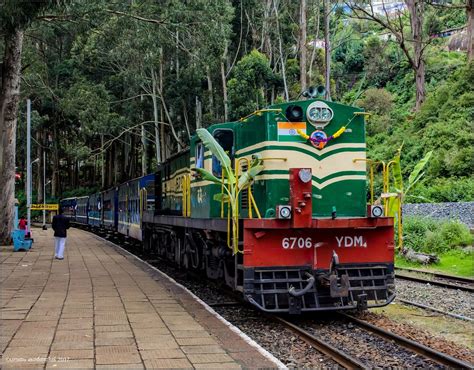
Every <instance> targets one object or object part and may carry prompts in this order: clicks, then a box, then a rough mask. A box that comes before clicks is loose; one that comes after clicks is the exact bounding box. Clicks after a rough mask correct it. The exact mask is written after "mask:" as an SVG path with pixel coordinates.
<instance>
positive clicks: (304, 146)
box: [236, 141, 366, 156]
mask: <svg viewBox="0 0 474 370" xmlns="http://www.w3.org/2000/svg"><path fill="white" fill-rule="evenodd" d="M266 146H291V147H294V148H295V149H300V150H301V149H305V150H309V151H310V152H312V153H314V154H316V155H317V156H321V155H323V154H326V153H330V152H332V151H334V150H336V149H342V148H360V149H365V148H366V144H365V143H343V144H335V145H331V146H328V147H326V148H324V149H322V150H319V149H316V148H315V147H313V146H312V145H309V144H305V143H291V142H280V141H263V142H261V143H258V144H255V145H251V146H248V147H246V148H243V149H240V150H238V151H237V152H236V154H237V155H240V154H242V153H244V152H248V151H250V150H254V149H260V148H264V147H266Z"/></svg>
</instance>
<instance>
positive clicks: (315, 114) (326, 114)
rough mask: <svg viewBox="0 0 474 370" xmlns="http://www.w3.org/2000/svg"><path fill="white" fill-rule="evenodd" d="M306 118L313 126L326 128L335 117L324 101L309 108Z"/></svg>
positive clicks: (314, 103) (317, 102)
mask: <svg viewBox="0 0 474 370" xmlns="http://www.w3.org/2000/svg"><path fill="white" fill-rule="evenodd" d="M306 116H307V117H308V120H309V121H310V123H311V124H312V125H313V126H318V127H321V126H325V125H327V124H328V123H329V122H330V121H331V120H332V119H333V117H334V112H333V111H332V109H331V108H329V105H327V104H326V103H325V102H323V101H315V102H313V103H311V104H310V105H309V106H308V109H307V110H306Z"/></svg>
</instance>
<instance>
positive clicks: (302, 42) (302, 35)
mask: <svg viewBox="0 0 474 370" xmlns="http://www.w3.org/2000/svg"><path fill="white" fill-rule="evenodd" d="M306 13H307V4H306V0H300V29H299V35H298V43H299V49H300V85H301V91H304V90H306V88H307V78H306V61H307V48H306Z"/></svg>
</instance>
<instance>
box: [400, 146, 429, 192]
mask: <svg viewBox="0 0 474 370" xmlns="http://www.w3.org/2000/svg"><path fill="white" fill-rule="evenodd" d="M432 155H433V151H432V150H430V151H429V152H428V153H426V155H425V156H424V157H423V159H422V160H421V161H419V162H418V163H417V164H416V166H415V168H414V169H413V171H412V172H411V174H410V176H409V177H408V187H407V190H406V193H408V191H409V190H410V189H411V188H413V186H415V184H416V183H417V182H418V181H419V180H420V179H421V178H422V177H423V175H424V174H425V173H424V172H421V171H423V169H424V168H425V166H426V165H427V164H428V162H429V160H430V159H431V156H432Z"/></svg>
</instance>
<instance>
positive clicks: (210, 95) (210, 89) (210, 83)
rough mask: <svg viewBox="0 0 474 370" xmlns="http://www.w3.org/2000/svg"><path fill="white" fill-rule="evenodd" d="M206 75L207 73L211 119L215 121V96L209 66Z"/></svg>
mask: <svg viewBox="0 0 474 370" xmlns="http://www.w3.org/2000/svg"><path fill="white" fill-rule="evenodd" d="M206 73H207V91H208V93H209V106H208V108H209V113H210V114H211V117H212V118H213V119H214V96H213V92H212V91H213V87H212V76H211V70H210V68H209V66H206Z"/></svg>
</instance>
